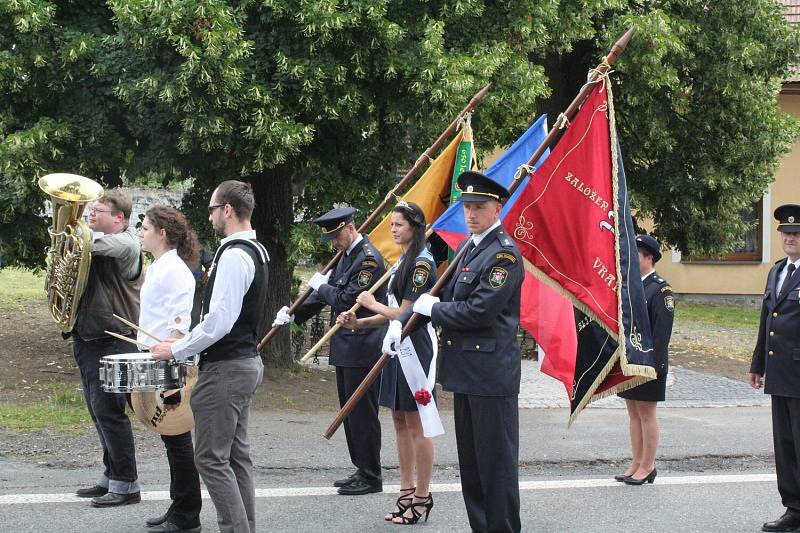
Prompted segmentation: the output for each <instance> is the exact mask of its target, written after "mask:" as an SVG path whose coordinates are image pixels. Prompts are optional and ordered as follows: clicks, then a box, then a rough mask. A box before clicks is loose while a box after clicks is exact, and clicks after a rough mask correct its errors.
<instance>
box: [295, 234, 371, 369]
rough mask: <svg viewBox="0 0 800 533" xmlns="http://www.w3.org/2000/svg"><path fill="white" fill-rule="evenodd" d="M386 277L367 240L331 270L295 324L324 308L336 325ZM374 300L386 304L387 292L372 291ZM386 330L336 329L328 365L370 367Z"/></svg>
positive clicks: (367, 313) (359, 313) (362, 311)
mask: <svg viewBox="0 0 800 533" xmlns="http://www.w3.org/2000/svg"><path fill="white" fill-rule="evenodd" d="M385 273H386V266H385V264H384V261H383V257H382V256H381V254H380V252H379V251H378V250H376V249H375V247H374V246H372V243H370V242H369V239H367V237H366V236H364V238H363V239H361V241H359V243H358V244H356V245H355V247H354V248H353V249H352V250H351V251H350V254H349V256H348V255H346V254H342V258H341V259H340V260H339V262H338V263H337V264H336V266H335V267H334V268H333V272H331V276H330V278H328V283H327V284H324V285H321V286H320V288H319V290H318V291H314V292H313V293H312V294H311V296H309V297H308V299H307V300H306V301H305V302H304V303H303V305H302V306H300V309H298V310H297V312H296V313H295V321H296V322H297V323H298V324H302V323H303V322H305V321H306V320H308V319H309V318H311V317H312V316H314V315H316V314H317V313H319V312H320V311H321V310H322V309H323V308H324V307H325V306H326V305H330V306H331V321H330V323H331V325H333V324H335V323H336V317H337V316H339V314H340V313H343V312H344V311H347V310H349V309H350V308H351V307H353V306H354V305H355V303H356V297H357V296H358V295H359V293H361V292H363V291H365V290H368V289H369V288H370V287H372V285H373V284H374V283H375V282H376V281H378V280H379V279H380V278H381V276H383V275H384V274H385ZM375 299H376V300H378V301H381V302H385V299H386V289H385V285H384V287H381V288H380V289H378V290H377V291H375ZM372 315H374V313H373V312H372V311H369V310H368V309H366V308H364V307H362V308H360V309H359V310H358V311H356V316H357V317H358V318H364V317H368V316H372ZM385 333H386V328H385V327H384V328H370V329H357V330H355V331H353V330H350V329H347V328H339V330H338V331H337V332H336V333H335V334H334V335H333V337H332V338H331V341H330V364H332V365H334V366H342V367H355V368H361V367H371V366H372V365H374V364H375V362H376V361H377V360H378V358H379V357H380V355H381V346H382V344H383V336H384V335H385Z"/></svg>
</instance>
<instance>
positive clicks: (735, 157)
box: [0, 0, 800, 315]
mask: <svg viewBox="0 0 800 533" xmlns="http://www.w3.org/2000/svg"><path fill="white" fill-rule="evenodd" d="M630 25H634V26H636V27H637V28H638V32H637V34H636V35H635V37H634V40H633V41H632V42H631V44H630V46H629V48H628V50H627V51H626V52H625V54H624V55H623V56H622V58H621V60H620V61H619V63H618V64H617V66H616V69H617V72H616V74H615V75H614V77H615V80H616V85H617V92H616V94H617V106H616V109H617V123H618V127H619V133H620V136H621V146H622V149H623V155H624V158H625V164H626V169H627V173H628V178H629V184H630V187H631V189H632V198H633V201H634V207H635V208H637V209H638V213H639V216H640V217H651V218H653V220H655V223H656V233H657V235H658V236H659V238H661V239H662V240H663V241H665V242H667V243H669V244H673V245H676V246H678V247H679V248H680V249H681V250H684V251H691V252H696V253H719V252H724V251H726V250H728V249H730V248H731V247H732V246H735V245H736V244H737V243H738V242H739V240H740V239H741V236H742V235H743V233H744V231H745V230H746V229H747V228H746V224H745V223H743V222H742V220H741V217H740V216H739V213H740V212H741V210H742V209H743V208H744V207H747V206H749V205H750V204H751V203H752V202H754V201H755V200H757V199H758V198H759V197H760V196H761V194H762V193H763V192H764V190H765V189H766V187H767V186H768V184H769V183H770V181H771V180H772V177H773V173H774V170H775V168H776V165H777V162H778V160H779V158H780V156H781V155H782V154H784V153H786V152H787V151H788V149H789V148H790V146H791V143H792V141H793V139H794V138H796V136H797V134H798V125H797V121H795V120H793V119H792V118H790V117H789V116H787V115H785V114H782V113H780V112H779V110H778V108H777V102H776V97H777V91H778V89H779V86H780V82H781V81H782V80H783V79H786V77H787V75H788V67H789V65H790V64H798V63H800V32H798V30H797V29H796V28H792V27H790V26H789V25H788V24H787V23H785V22H784V20H783V19H782V17H781V15H780V12H779V8H778V5H777V3H775V2H773V0H739V1H737V2H711V3H709V2H701V1H699V0H662V1H648V0H640V1H625V0H432V1H425V0H392V1H389V0H349V1H348V0H258V1H256V0H226V1H223V0H107V1H106V2H96V1H88V0H70V1H66V0H50V1H43V0H0V180H2V186H1V187H0V257H1V258H2V261H3V262H4V263H5V264H20V265H28V266H30V265H41V264H42V262H43V258H44V248H45V246H46V242H45V241H46V226H47V219H46V216H43V215H46V213H43V212H42V200H43V195H42V194H41V192H40V191H39V190H38V189H37V187H36V178H37V177H39V176H41V175H43V174H46V173H49V172H54V171H67V172H74V173H78V174H82V175H86V176H89V177H91V178H93V179H96V180H98V181H100V182H102V183H103V184H104V185H106V186H115V185H119V184H121V183H131V182H134V181H136V180H148V181H150V182H152V181H153V180H156V181H160V182H161V183H165V184H166V183H169V182H171V181H174V180H183V179H192V180H193V183H194V188H193V190H192V191H191V192H190V193H189V195H188V197H187V199H186V203H185V205H186V206H187V209H188V210H190V211H191V213H192V216H193V220H194V222H195V225H196V227H197V228H198V230H200V231H201V232H203V231H207V223H206V222H205V215H204V211H203V206H204V203H205V202H207V200H208V197H209V195H210V192H211V191H212V190H213V188H214V187H215V185H216V184H217V183H219V182H220V181H222V180H225V179H243V180H246V181H249V182H251V183H252V184H253V186H254V189H255V192H256V195H257V202H258V209H257V210H256V213H255V218H254V225H255V226H256V229H257V230H258V232H259V235H260V237H261V238H262V240H264V241H265V244H266V245H267V247H268V249H269V251H270V254H271V256H272V263H271V284H270V295H269V300H270V301H269V302H268V303H267V305H266V308H265V315H269V314H270V313H272V312H274V310H275V309H277V308H278V307H280V305H283V304H284V303H285V302H286V301H287V300H288V294H289V290H290V285H291V264H292V262H293V261H294V260H295V259H296V258H297V257H298V256H300V255H306V254H308V253H309V252H310V251H311V250H312V249H313V250H316V251H317V252H318V247H317V245H316V244H315V243H312V240H311V239H309V236H310V235H311V234H310V233H309V231H308V230H307V228H306V229H303V228H304V227H303V226H295V222H296V221H298V220H306V221H307V220H309V219H310V218H312V217H313V216H315V215H317V214H319V213H320V212H323V211H325V210H327V209H328V208H329V207H330V206H331V205H332V204H333V203H336V202H348V203H350V204H352V205H355V206H357V207H359V208H361V213H362V215H366V214H367V213H368V212H369V206H371V205H374V204H375V203H377V201H378V199H380V198H382V197H383V195H384V194H385V193H386V191H387V190H388V189H389V188H390V187H391V185H392V183H393V182H394V180H395V179H396V178H395V176H396V175H397V173H398V171H401V170H403V169H405V168H408V167H410V165H411V164H412V163H413V162H414V161H415V160H416V158H417V157H418V156H419V154H421V153H422V151H423V150H424V149H425V148H427V146H429V145H430V143H431V142H432V140H433V139H435V138H436V136H438V134H439V133H440V132H441V130H442V129H443V128H444V126H445V125H446V124H447V123H448V122H449V121H450V120H451V119H452V117H453V116H454V115H455V113H456V112H457V111H458V110H459V109H461V108H462V107H463V106H464V105H465V104H466V103H467V101H468V100H469V98H470V97H471V96H472V95H473V94H474V93H475V92H476V91H477V90H478V89H479V88H480V87H482V86H483V85H484V84H486V83H487V82H490V81H491V82H492V84H493V85H492V89H491V92H490V93H489V96H488V97H487V98H486V99H485V101H484V102H483V103H482V104H481V105H480V107H479V108H478V110H477V112H476V113H475V116H474V118H473V126H474V129H475V134H476V143H477V146H478V148H479V150H482V151H484V152H486V151H489V150H492V149H493V148H494V147H495V146H501V145H507V144H509V143H510V142H511V141H513V140H514V139H515V138H516V137H517V136H518V135H519V134H520V133H521V132H522V131H524V129H525V128H526V127H527V125H528V124H530V122H531V121H532V120H533V119H534V118H535V116H536V115H538V114H539V113H540V112H543V111H546V112H548V113H549V114H550V118H551V123H552V121H553V119H555V117H556V116H557V114H558V113H559V112H560V111H561V110H563V108H564V107H565V106H566V104H567V103H568V102H569V101H570V100H571V99H572V97H573V96H574V95H575V93H576V92H577V90H578V88H579V86H580V84H581V83H583V81H585V79H586V72H587V69H589V68H591V67H593V66H595V65H596V64H597V63H598V62H599V61H600V59H601V58H602V56H603V55H604V54H605V53H606V51H607V50H608V49H609V47H610V45H611V44H612V43H613V42H614V41H615V40H616V39H617V37H618V36H620V35H621V34H622V33H623V32H624V30H625V29H626V28H627V27H629V26H630ZM295 227H297V228H298V229H293V228H295Z"/></svg>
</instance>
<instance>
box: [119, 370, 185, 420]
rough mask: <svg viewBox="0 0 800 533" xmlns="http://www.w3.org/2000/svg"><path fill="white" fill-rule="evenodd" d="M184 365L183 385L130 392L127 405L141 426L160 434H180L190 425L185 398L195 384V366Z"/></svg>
mask: <svg viewBox="0 0 800 533" xmlns="http://www.w3.org/2000/svg"><path fill="white" fill-rule="evenodd" d="M181 366H182V367H183V368H184V375H185V381H184V386H183V387H182V388H180V389H177V390H166V391H154V392H132V393H131V407H132V408H133V412H134V414H135V415H136V418H138V419H139V421H140V422H141V423H142V424H144V426H145V427H146V428H147V429H149V430H151V431H155V432H156V433H160V434H161V435H181V434H183V433H186V432H187V431H191V430H192V429H193V428H194V416H192V408H191V406H190V405H189V400H190V399H191V397H192V389H193V388H194V386H195V384H196V383H197V366H196V365H187V364H183V365H181Z"/></svg>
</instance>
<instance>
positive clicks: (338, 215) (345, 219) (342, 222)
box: [314, 207, 356, 242]
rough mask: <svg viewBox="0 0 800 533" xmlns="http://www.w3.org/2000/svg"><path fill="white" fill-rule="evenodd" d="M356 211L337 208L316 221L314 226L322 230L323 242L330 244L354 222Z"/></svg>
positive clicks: (349, 208)
mask: <svg viewBox="0 0 800 533" xmlns="http://www.w3.org/2000/svg"><path fill="white" fill-rule="evenodd" d="M355 212H356V210H355V209H354V208H352V207H337V208H335V209H331V210H330V211H328V212H327V213H325V214H324V215H322V216H320V217H317V218H315V219H314V224H316V225H318V226H320V227H321V228H322V237H320V240H321V241H322V242H330V241H331V240H333V238H334V237H336V235H337V234H338V233H339V232H340V231H341V230H342V229H343V228H344V227H345V226H347V224H349V223H350V222H352V221H353V214H354V213H355Z"/></svg>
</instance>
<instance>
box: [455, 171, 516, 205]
mask: <svg viewBox="0 0 800 533" xmlns="http://www.w3.org/2000/svg"><path fill="white" fill-rule="evenodd" d="M456 185H457V186H458V189H459V190H460V191H461V198H460V199H461V201H462V202H485V201H487V200H495V201H498V202H502V201H504V200H506V199H507V198H508V197H509V196H510V195H509V194H508V189H506V188H505V187H503V186H502V185H500V184H499V183H497V182H496V181H494V180H493V179H492V178H490V177H489V176H485V175H483V174H481V173H480V172H475V171H473V170H467V171H466V172H462V173H461V175H460V176H459V177H458V180H457V181H456Z"/></svg>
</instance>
